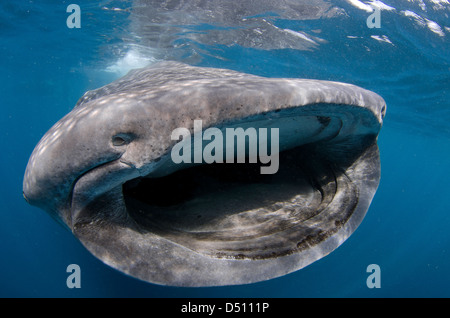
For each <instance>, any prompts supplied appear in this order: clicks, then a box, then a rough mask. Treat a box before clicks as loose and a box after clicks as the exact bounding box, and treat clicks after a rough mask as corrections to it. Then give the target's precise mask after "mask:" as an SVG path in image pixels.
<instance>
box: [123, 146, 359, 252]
mask: <svg viewBox="0 0 450 318" xmlns="http://www.w3.org/2000/svg"><path fill="white" fill-rule="evenodd" d="M279 160H280V165H279V171H278V172H277V173H276V174H272V175H270V174H265V175H264V174H260V166H261V164H259V163H256V164H250V163H239V164H238V163H235V164H205V165H200V166H196V167H191V168H187V169H184V170H180V171H177V172H175V173H173V174H171V175H168V176H166V177H161V178H138V179H134V180H131V181H128V182H127V183H125V184H124V185H123V194H124V199H125V204H126V207H127V211H128V214H129V216H131V217H132V218H133V219H134V220H135V222H136V223H137V224H138V225H139V228H140V230H141V231H142V233H144V234H145V233H152V234H156V235H159V236H161V237H164V238H165V239H168V240H171V241H174V242H177V243H179V244H181V245H183V246H185V247H187V248H190V249H192V250H195V251H197V252H199V253H203V254H208V255H210V256H211V255H212V256H214V257H226V258H270V257H276V256H279V255H281V254H283V255H285V254H289V253H292V252H294V251H296V250H299V249H304V248H307V247H308V246H310V245H314V244H317V243H319V242H320V241H322V240H323V239H324V238H326V237H327V236H329V235H331V234H332V233H334V232H335V231H337V229H338V228H339V227H340V226H342V225H343V224H344V223H345V222H346V221H347V219H348V218H349V217H350V215H351V212H352V211H353V210H352V207H353V204H350V205H349V206H348V207H347V208H346V209H344V211H338V212H336V211H327V208H328V206H329V205H330V203H332V201H333V198H334V196H335V194H336V191H337V184H338V181H337V180H338V178H345V175H344V176H342V174H341V173H340V172H339V171H340V169H337V168H336V167H335V166H334V164H331V163H329V162H327V160H324V159H323V158H320V156H318V155H316V154H315V153H314V151H313V149H312V148H311V147H309V146H302V147H297V148H294V149H291V150H287V151H283V152H281V153H280V159H279ZM339 175H341V176H340V177H339ZM349 184H350V185H351V183H349ZM347 186H348V184H347V183H345V184H344V188H345V187H347ZM350 188H351V186H350ZM349 191H354V189H353V188H351V189H349ZM312 225H314V226H312Z"/></svg>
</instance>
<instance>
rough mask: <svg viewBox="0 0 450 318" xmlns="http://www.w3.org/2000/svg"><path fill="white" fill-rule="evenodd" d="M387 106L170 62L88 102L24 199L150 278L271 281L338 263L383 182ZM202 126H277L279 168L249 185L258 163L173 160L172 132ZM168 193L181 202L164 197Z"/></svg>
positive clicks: (41, 154)
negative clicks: (328, 261)
mask: <svg viewBox="0 0 450 318" xmlns="http://www.w3.org/2000/svg"><path fill="white" fill-rule="evenodd" d="M385 110H386V106H385V103H384V101H383V99H382V98H381V97H379V96H378V95H377V94H375V93H372V92H370V91H367V90H364V89H362V88H359V87H356V86H353V85H349V84H344V83H337V82H327V81H318V80H304V79H282V78H263V77H258V76H254V75H249V74H243V73H239V72H235V71H230V70H222V69H213V68H200V67H192V66H188V65H186V64H181V63H176V62H162V63H159V64H156V65H153V66H150V67H147V68H144V69H140V70H134V71H131V72H130V73H129V74H128V75H126V76H125V77H123V78H121V79H119V80H117V81H115V82H113V83H111V84H109V85H107V86H104V87H102V88H99V89H97V90H94V91H90V92H87V93H86V94H85V95H84V96H83V97H82V98H81V99H80V101H79V102H78V103H77V105H76V107H75V108H74V109H73V110H72V111H71V112H70V113H69V114H67V115H66V116H65V117H64V118H62V119H61V120H60V121H59V122H58V123H56V124H55V125H54V126H53V127H52V128H51V129H50V130H49V131H48V132H47V133H46V134H45V136H44V137H43V138H42V139H41V141H40V142H39V144H38V145H37V146H36V148H35V150H34V151H33V153H32V155H31V157H30V160H29V163H28V166H27V169H26V172H25V177H24V183H23V192H24V196H25V197H26V199H27V201H28V202H29V203H30V204H32V205H35V206H38V207H40V208H42V209H44V210H46V211H48V212H49V213H50V214H51V215H52V216H53V217H55V218H56V219H57V220H59V221H61V223H62V224H64V225H65V226H66V227H67V228H69V229H70V230H71V231H73V233H74V235H75V236H77V237H78V238H79V239H80V241H81V242H82V243H83V244H84V245H85V246H86V248H87V249H88V250H89V251H91V252H92V253H93V254H94V255H95V256H96V257H98V258H99V259H101V260H102V261H103V262H105V263H106V264H108V265H110V266H112V267H114V268H116V269H118V270H120V271H122V272H124V273H127V274H129V275H132V276H134V277H137V278H139V279H142V280H145V281H149V282H154V283H158V284H164V285H176V286H214V285H229V284H244V283H251V282H256V281H261V280H265V279H270V278H273V277H277V276H281V275H284V274H287V273H289V272H292V271H295V270H298V269H300V268H302V267H304V266H306V265H308V264H310V263H312V262H314V261H315V260H317V259H320V258H321V257H323V256H325V255H327V254H328V253H330V252H331V251H333V250H334V249H335V248H336V247H338V246H339V245H340V244H342V243H343V242H344V241H345V239H347V238H348V237H349V236H350V235H351V233H353V231H354V230H355V229H356V227H357V226H358V225H359V224H360V222H361V221H362V219H363V217H364V215H365V213H366V211H367V209H368V207H369V205H370V202H371V200H372V197H373V195H374V194H375V191H376V188H377V186H378V182H379V178H380V167H379V154H378V147H377V145H376V137H377V135H378V132H379V130H380V128H381V124H382V120H383V117H384V114H385ZM194 119H202V120H203V129H206V128H207V127H219V128H221V129H224V128H225V127H239V126H244V127H279V129H280V148H281V149H280V150H281V151H283V152H282V153H281V154H280V170H279V172H278V173H277V174H275V175H273V176H270V177H267V176H265V177H261V176H259V177H255V176H253V177H250V178H256V179H251V180H250V181H248V180H245V181H243V179H242V178H244V177H245V176H246V175H247V171H249V170H251V168H248V169H247V166H242V165H241V166H239V164H236V165H230V164H224V165H219V166H220V167H219V168H217V164H216V165H213V166H214V167H215V168H214V167H211V169H212V170H208V169H209V168H210V167H206V166H208V165H206V166H205V165H203V166H200V167H194V168H191V169H185V168H186V167H181V166H177V165H175V164H173V163H171V160H170V150H171V148H172V147H173V145H174V144H175V143H176V142H177V141H173V140H171V138H170V135H171V132H172V131H173V130H174V129H175V128H177V127H186V128H188V129H190V130H191V131H193V121H194ZM115 136H120V137H121V138H122V139H123V140H125V142H124V143H123V144H121V145H114V142H113V140H114V137H115ZM225 166H226V167H225ZM182 168H183V170H180V169H182ZM205 168H206V170H205ZM214 169H218V170H214ZM220 169H231V170H226V171H225V172H224V173H222V172H221V170H220ZM233 169H236V170H233ZM177 170H180V171H178V172H176V171H177ZM233 171H235V174H236V176H237V177H238V178H237V179H230V178H232V177H233V174H234V172H233ZM230 176H231V177H230ZM142 177H146V178H144V179H142ZM170 178H173V179H170ZM240 178H241V179H240ZM258 178H266V179H258ZM130 180H131V181H130ZM161 180H162V181H161ZM164 180H168V181H166V183H168V187H167V188H164ZM255 180H256V181H255ZM128 181H130V182H128ZM153 182H156V185H154V184H153ZM157 182H162V183H157ZM136 184H137V185H136ZM161 189H162V190H161ZM215 190H217V191H215ZM136 191H140V192H143V193H144V194H145V198H144V199H142V195H141V197H139V196H136V195H135V193H136ZM185 192H186V193H189V195H190V196H188V197H187V198H185V199H183V200H179V201H177V200H178V199H177V196H179V195H180V194H183V193H185ZM172 193H173V200H172V201H171V195H172ZM164 195H168V196H169V199H168V201H169V203H170V202H174V203H173V204H162V205H161V204H155V203H154V202H153V201H152V200H154V199H155V197H158V196H164Z"/></svg>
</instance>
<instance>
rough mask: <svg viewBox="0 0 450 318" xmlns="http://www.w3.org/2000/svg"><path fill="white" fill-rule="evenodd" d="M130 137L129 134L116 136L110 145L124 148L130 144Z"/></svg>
mask: <svg viewBox="0 0 450 318" xmlns="http://www.w3.org/2000/svg"><path fill="white" fill-rule="evenodd" d="M132 139H133V138H132V136H130V135H129V134H117V135H114V136H113V137H112V144H113V145H114V146H124V145H127V144H129V143H130V141H131V140H132Z"/></svg>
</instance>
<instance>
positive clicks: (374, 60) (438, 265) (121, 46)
mask: <svg viewBox="0 0 450 318" xmlns="http://www.w3.org/2000/svg"><path fill="white" fill-rule="evenodd" d="M73 2H75V1H73ZM70 3H72V2H71V1H49V0H45V1H44V0H43V1H21V2H18V1H10V0H4V1H2V2H1V3H0V39H1V45H0V65H1V70H2V76H1V78H0V105H1V110H2V111H1V113H2V115H1V116H0V121H1V134H0V149H2V155H1V156H0V166H1V167H2V174H1V176H2V178H1V179H0V198H1V202H2V204H1V206H2V208H1V213H0V242H1V243H0V251H1V255H2V256H1V262H0V296H1V297H449V296H450V288H449V286H450V273H449V269H450V236H449V235H448V229H449V228H450V214H449V211H450V203H449V200H448V198H450V185H449V183H448V180H449V177H450V125H449V122H450V102H449V100H450V18H449V15H450V4H449V2H448V1H447V0H433V1H427V0H423V1H422V0H413V1H400V0H396V1H394V0H392V1H387V0H386V1H384V2H381V1H371V2H369V1H355V0H348V1H345V0H342V1H332V4H333V5H334V6H336V7H338V8H339V9H340V10H342V11H339V12H340V13H341V14H337V15H335V16H332V17H322V18H320V19H313V18H309V19H304V20H300V19H297V20H292V19H283V18H282V17H278V16H277V15H276V14H273V13H269V14H267V15H268V16H269V17H268V18H267V19H269V20H270V21H271V23H272V24H273V25H274V26H276V27H277V28H278V29H283V30H291V31H293V32H297V37H298V41H303V42H305V41H306V42H305V43H309V44H311V43H313V42H314V43H315V44H313V45H309V46H308V47H306V48H305V49H300V48H282V49H279V48H276V47H273V48H264V49H261V48H258V47H254V46H245V45H242V44H233V45H230V44H229V43H220V42H219V43H214V42H209V43H202V42H196V41H195V40H193V39H192V38H191V37H190V36H189V34H190V33H191V32H203V33H205V32H206V33H207V32H208V31H210V30H217V29H219V30H220V29H224V30H226V27H223V26H221V25H208V24H206V25H205V24H199V25H190V26H185V28H186V29H189V30H190V31H189V32H185V33H177V34H175V35H174V37H175V38H174V39H173V40H171V41H170V42H169V43H170V44H171V45H172V46H171V48H170V50H169V51H164V52H163V53H161V48H156V49H154V48H152V47H148V45H147V44H146V43H144V41H142V34H141V35H140V36H139V35H137V34H135V32H136V31H135V26H134V25H133V21H130V14H131V12H132V5H133V3H132V1H100V2H97V3H93V2H92V1H81V0H80V1H76V2H75V3H77V4H79V5H80V8H81V28H79V29H70V28H68V27H67V25H66V19H67V17H68V16H69V14H70V13H67V12H66V8H67V6H68V5H69V4H70ZM369 4H372V5H373V6H374V7H377V8H380V9H381V10H380V17H381V21H380V22H381V23H380V28H369V27H368V26H367V24H366V21H367V18H368V17H369V15H370V14H371V13H372V12H371V11H369V9H368V7H367V6H368V5H369ZM228 27H229V26H228ZM288 33H289V32H288ZM145 34H146V33H145V32H144V34H143V36H145ZM290 34H292V33H290ZM305 36H306V37H307V38H308V39H309V40H308V39H306V40H305ZM311 41H313V42H311ZM130 52H134V53H132V54H131V53H130ZM130 54H131V55H130ZM165 57H166V58H171V59H178V60H181V61H187V62H191V63H192V64H196V65H201V66H212V67H223V68H229V69H235V70H238V71H243V72H249V73H253V74H257V75H264V76H270V77H300V78H317V79H324V80H336V81H343V82H348V83H352V84H356V85H359V86H362V87H364V88H367V89H370V90H372V91H374V92H376V93H378V94H380V95H381V96H382V97H383V98H384V99H385V100H386V103H387V105H388V110H387V116H386V118H385V122H384V125H383V128H382V130H381V133H380V136H379V142H378V143H379V147H380V153H381V166H382V170H381V171H382V177H381V183H380V186H379V188H378V192H377V193H376V195H375V198H374V200H373V202H372V205H371V207H370V209H369V211H368V213H367V215H366V217H365V219H364V221H363V222H362V224H361V225H360V227H359V228H358V229H357V230H356V231H355V233H354V234H353V235H352V236H351V237H350V238H349V239H348V240H347V241H346V242H345V243H344V244H343V245H341V246H340V247H339V248H338V249H337V250H336V251H334V252H333V253H331V254H330V255H328V256H326V257H324V258H323V259H321V260H319V261H317V262H315V263H313V264H312V265H310V266H308V267H306V268H304V269H302V270H300V271H297V272H294V273H291V274H289V275H286V276H283V277H280V278H276V279H273V280H270V281H266V282H261V283H256V284H251V285H243V286H231V287H214V288H175V287H164V286H158V285H153V284H149V283H144V282H141V281H139V280H136V279H134V278H131V277H128V276H126V275H124V274H121V273H120V272H118V271H116V270H114V269H111V268H109V267H108V266H106V265H104V264H103V263H101V262H100V261H99V260H97V259H96V258H95V257H93V256H92V255H91V254H90V253H89V252H88V251H87V250H86V249H85V248H84V247H83V246H82V245H81V244H80V243H79V242H78V241H77V240H76V239H75V238H74V237H73V235H72V234H71V233H70V232H68V231H67V230H65V229H64V228H62V227H61V226H60V225H59V224H57V223H56V222H55V221H54V220H53V219H51V217H49V216H48V215H47V214H46V213H45V212H43V211H41V210H39V209H37V208H35V207H32V206H29V205H28V204H27V203H26V202H25V200H24V199H23V197H22V180H23V173H24V171H25V167H26V164H27V161H28V158H29V156H30V154H31V152H32V150H33V148H34V147H35V145H36V144H37V142H38V141H39V139H40V138H41V137H42V135H43V134H44V133H45V132H46V131H47V130H48V129H49V128H50V127H51V126H52V125H53V124H54V123H55V122H56V121H57V120H59V119H60V118H61V117H62V116H64V115H65V114H66V113H67V112H69V111H70V110H71V108H72V107H73V106H74V105H75V103H76V102H77V100H78V98H79V97H81V96H82V94H83V93H84V92H85V91H87V90H90V89H95V88H98V87H100V86H102V85H105V84H107V83H109V82H111V81H112V80H114V79H116V78H118V77H119V76H120V75H121V74H122V73H123V72H125V71H126V70H127V69H129V68H132V67H136V66H139V65H141V64H142V63H146V62H149V61H153V60H154V59H164V58H165ZM69 264H78V265H79V266H80V268H81V271H82V283H81V284H82V286H81V288H80V289H69V288H68V287H67V285H66V278H67V276H68V273H67V272H66V268H67V266H68V265H69ZM369 264H378V265H379V266H380V269H381V288H374V289H371V288H368V287H367V285H366V279H367V277H368V275H369V274H368V273H367V272H366V268H367V266H368V265H369Z"/></svg>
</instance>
